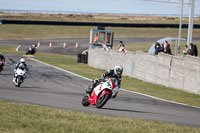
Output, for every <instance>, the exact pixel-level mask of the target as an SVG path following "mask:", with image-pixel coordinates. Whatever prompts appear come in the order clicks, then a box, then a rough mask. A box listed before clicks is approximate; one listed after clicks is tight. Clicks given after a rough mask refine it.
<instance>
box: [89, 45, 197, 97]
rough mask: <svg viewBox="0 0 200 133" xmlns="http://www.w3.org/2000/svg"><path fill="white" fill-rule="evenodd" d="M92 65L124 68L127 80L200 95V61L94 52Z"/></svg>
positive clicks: (90, 55) (189, 57)
mask: <svg viewBox="0 0 200 133" xmlns="http://www.w3.org/2000/svg"><path fill="white" fill-rule="evenodd" d="M88 64H89V65H90V66H92V67H95V68H100V69H105V70H109V69H112V68H113V67H114V66H115V65H119V64H120V65H122V66H123V67H124V72H123V75H124V76H130V77H135V78H138V79H141V80H144V81H147V82H151V83H156V84H160V85H164V86H167V87H173V88H177V89H181V90H185V91H188V92H191V93H196V94H200V58H198V57H193V56H185V57H177V56H172V55H167V54H159V55H152V54H148V53H146V52H141V51H137V52H136V53H132V52H127V53H122V52H118V51H114V50H110V51H105V50H102V49H100V48H94V49H92V48H90V49H89V56H88Z"/></svg>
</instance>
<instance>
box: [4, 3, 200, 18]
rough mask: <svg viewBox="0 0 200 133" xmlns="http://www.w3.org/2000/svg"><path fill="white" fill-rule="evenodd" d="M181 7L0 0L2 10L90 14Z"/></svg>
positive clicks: (199, 8) (174, 11) (175, 11)
mask: <svg viewBox="0 0 200 133" xmlns="http://www.w3.org/2000/svg"><path fill="white" fill-rule="evenodd" d="M151 1H153V0H151ZM170 1H173V0H170ZM195 4H196V6H195V14H196V15H197V14H198V15H200V0H195ZM180 7H181V5H180V4H174V3H173V4H172V3H160V2H148V1H145V0H0V9H21V10H49V11H70V12H88V13H90V12H91V13H129V14H179V13H180ZM184 14H185V15H188V14H189V5H185V6H184Z"/></svg>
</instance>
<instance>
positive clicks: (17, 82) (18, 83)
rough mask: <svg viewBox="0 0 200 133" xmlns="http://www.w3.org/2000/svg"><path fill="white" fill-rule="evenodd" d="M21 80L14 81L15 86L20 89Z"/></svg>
mask: <svg viewBox="0 0 200 133" xmlns="http://www.w3.org/2000/svg"><path fill="white" fill-rule="evenodd" d="M21 80H22V79H21V78H17V79H16V84H15V86H16V87H20V85H21V83H22V81H21Z"/></svg>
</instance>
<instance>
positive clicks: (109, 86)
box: [82, 78, 119, 108]
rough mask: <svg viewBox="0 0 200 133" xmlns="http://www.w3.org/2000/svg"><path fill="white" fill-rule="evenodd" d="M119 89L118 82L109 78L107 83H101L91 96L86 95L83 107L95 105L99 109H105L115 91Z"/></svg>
mask: <svg viewBox="0 0 200 133" xmlns="http://www.w3.org/2000/svg"><path fill="white" fill-rule="evenodd" d="M116 89H119V85H118V81H117V79H116V78H108V79H107V80H105V81H101V83H100V84H99V85H97V86H96V87H95V88H94V89H93V91H92V92H91V94H87V92H86V94H87V95H85V96H84V97H83V99H82V105H83V106H89V105H90V104H92V105H95V106H96V107H97V108H101V107H103V106H104V105H105V104H106V103H107V101H108V100H109V99H110V98H111V97H112V94H113V93H114V91H113V90H116Z"/></svg>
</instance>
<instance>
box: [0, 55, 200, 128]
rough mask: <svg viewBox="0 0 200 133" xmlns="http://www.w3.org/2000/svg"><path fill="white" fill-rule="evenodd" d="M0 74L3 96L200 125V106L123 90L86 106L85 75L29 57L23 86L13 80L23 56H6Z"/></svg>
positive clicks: (15, 99)
mask: <svg viewBox="0 0 200 133" xmlns="http://www.w3.org/2000/svg"><path fill="white" fill-rule="evenodd" d="M5 57H6V63H5V70H4V71H2V73H1V74H0V99H1V100H8V101H14V102H22V103H29V104H35V105H41V106H49V107H53V108H59V109H65V110H73V111H80V112H85V113H94V114H100V115H106V116H115V117H128V118H143V119H147V120H157V121H164V122H168V123H177V124H181V125H187V126H192V127H198V128H200V109H198V108H193V107H189V106H184V105H179V104H174V103H169V102H165V101H161V100H157V99H153V98H150V97H146V96H142V95H139V94H135V93H131V92H126V91H120V92H119V94H118V96H117V97H116V98H115V99H111V100H109V101H108V103H107V104H106V105H105V106H104V107H103V108H102V109H97V108H95V107H94V106H89V107H83V106H82V104H81V100H82V97H83V96H84V95H85V90H86V88H87V86H88V85H89V84H90V83H91V81H88V80H86V79H84V78H81V77H78V76H75V75H72V74H70V73H67V72H63V71H61V70H58V69H56V68H54V67H51V66H47V65H44V64H42V63H39V62H36V61H34V60H31V59H28V58H25V59H26V62H27V64H28V65H29V73H28V74H27V78H26V79H25V80H24V83H23V84H22V85H21V87H19V88H18V87H15V86H14V84H13V83H12V78H13V68H14V65H15V63H16V62H17V61H18V60H19V59H20V57H21V56H16V55H5Z"/></svg>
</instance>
